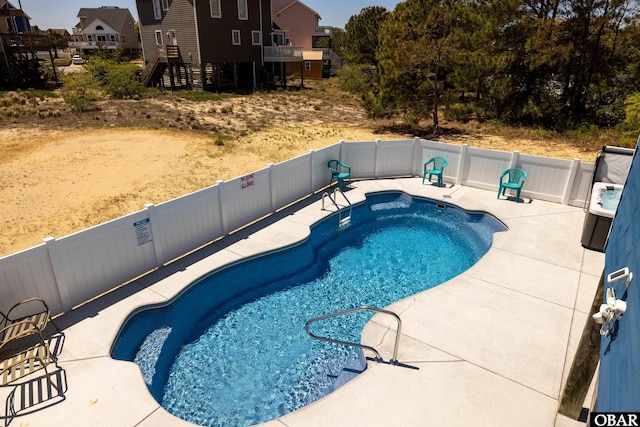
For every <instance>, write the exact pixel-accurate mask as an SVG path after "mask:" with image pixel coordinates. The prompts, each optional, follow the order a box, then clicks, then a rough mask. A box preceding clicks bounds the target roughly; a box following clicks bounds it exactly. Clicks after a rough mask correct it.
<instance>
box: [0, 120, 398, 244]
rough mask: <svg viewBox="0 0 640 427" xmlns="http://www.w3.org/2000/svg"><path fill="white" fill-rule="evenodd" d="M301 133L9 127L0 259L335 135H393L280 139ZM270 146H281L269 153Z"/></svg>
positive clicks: (0, 199)
mask: <svg viewBox="0 0 640 427" xmlns="http://www.w3.org/2000/svg"><path fill="white" fill-rule="evenodd" d="M301 131H305V127H304V126H302V127H300V126H298V127H296V129H286V128H282V129H278V130H276V133H277V134H278V135H280V136H281V137H280V138H278V139H274V138H270V137H269V135H268V134H269V133H271V132H258V133H256V134H254V135H251V136H250V137H247V138H242V140H239V141H235V142H229V141H228V142H225V145H224V146H221V147H220V146H216V145H215V143H214V141H213V139H212V138H206V137H201V136H198V135H194V134H193V133H181V132H170V131H152V130H114V131H108V130H106V131H105V130H101V131H93V132H76V133H71V134H69V133H67V134H62V133H58V134H55V133H54V134H53V135H51V134H49V135H38V134H39V133H41V132H31V134H32V135H30V137H29V138H28V140H25V136H24V135H21V136H20V137H18V136H17V134H16V133H15V131H14V132H9V131H0V141H2V142H1V143H0V147H1V149H2V151H3V152H4V153H5V154H3V156H2V157H5V159H3V160H0V190H1V193H0V194H1V195H0V205H1V206H2V216H1V217H2V219H1V223H0V256H4V255H8V254H10V253H13V252H17V251H20V250H23V249H27V248H29V247H31V246H35V245H38V244H40V243H42V239H43V238H45V237H47V236H53V237H56V238H59V237H63V236H65V235H68V234H71V233H74V232H76V231H79V230H82V229H84V228H87V227H89V226H92V225H96V224H100V223H102V222H105V221H108V220H110V219H113V218H117V217H119V216H121V215H123V214H126V213H129V212H134V211H137V210H140V209H142V208H143V207H144V205H145V204H146V203H160V202H163V201H167V200H170V199H172V198H175V197H179V196H181V195H183V194H186V193H189V192H192V191H195V190H198V189H201V188H204V187H207V186H209V185H213V184H215V182H216V180H219V179H222V180H227V179H230V178H234V177H237V176H240V175H242V174H244V173H246V172H251V171H254V170H257V169H261V168H263V167H265V166H266V165H267V164H268V163H270V162H273V163H276V162H279V161H282V160H285V159H287V158H290V157H293V156H296V155H299V154H303V153H306V152H308V150H310V149H317V148H322V147H325V146H327V145H330V144H333V143H335V142H337V141H338V140H340V139H345V140H350V141H357V140H360V141H367V140H374V139H375V138H382V139H388V138H393V135H384V134H383V135H379V134H374V133H373V132H371V131H367V130H360V129H348V130H343V131H340V130H338V129H327V128H324V129H322V130H321V131H318V130H314V129H313V127H311V126H310V127H309V129H308V130H306V132H302V133H303V134H306V135H307V137H306V138H305V137H302V138H300V137H298V139H297V140H296V143H295V144H294V143H292V142H289V143H286V142H285V143H283V142H282V141H283V140H286V139H287V135H291V138H292V139H293V134H296V135H300V133H301ZM338 134H339V136H338ZM276 145H279V146H280V147H279V148H278V149H275V150H274V146H276ZM17 147H20V149H18V148H17ZM12 148H13V151H14V152H13V154H11V155H10V156H7V154H8V153H10V152H11V151H12ZM18 151H19V152H18ZM274 152H275V155H273V154H274ZM6 157H12V158H11V159H7V158H6Z"/></svg>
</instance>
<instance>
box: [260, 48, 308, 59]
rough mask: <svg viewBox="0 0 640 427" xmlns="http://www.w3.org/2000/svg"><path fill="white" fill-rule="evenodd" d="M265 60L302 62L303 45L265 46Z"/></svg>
mask: <svg viewBox="0 0 640 427" xmlns="http://www.w3.org/2000/svg"><path fill="white" fill-rule="evenodd" d="M264 62H302V46H265V47H264Z"/></svg>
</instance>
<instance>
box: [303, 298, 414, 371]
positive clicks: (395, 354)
mask: <svg viewBox="0 0 640 427" xmlns="http://www.w3.org/2000/svg"><path fill="white" fill-rule="evenodd" d="M358 311H373V312H375V313H381V314H389V315H391V316H393V317H394V318H395V319H396V321H397V322H398V327H397V328H396V340H395V344H394V347H393V357H392V358H391V359H389V362H385V361H384V359H383V358H382V357H381V356H380V353H379V352H378V350H376V349H375V348H373V347H371V346H368V345H365V344H358V343H353V342H349V341H342V340H338V339H335V338H328V337H321V336H319V335H316V334H314V333H313V332H311V331H310V330H309V325H311V324H312V323H315V322H319V321H321V320H326V319H331V318H333V317H339V316H343V315H345V314H351V313H355V312H358ZM304 329H305V330H306V331H307V334H308V335H309V336H310V337H311V338H313V339H316V340H320V341H326V342H330V343H333V344H341V345H346V346H349V347H356V348H359V349H361V350H369V351H371V352H373V353H374V354H375V355H376V357H374V358H373V360H374V361H376V362H382V363H389V364H390V365H394V366H400V367H403V368H410V369H416V370H417V369H420V368H418V367H416V366H411V365H407V364H405V363H401V362H400V361H398V346H399V344H400V332H401V331H402V320H401V319H400V316H398V315H397V314H396V313H394V312H393V311H389V310H383V309H380V308H375V307H369V306H366V305H364V306H361V307H355V308H350V309H347V310H342V311H338V312H335V313H331V314H325V315H323V316H318V317H314V318H311V319H309V320H307V323H305V325H304Z"/></svg>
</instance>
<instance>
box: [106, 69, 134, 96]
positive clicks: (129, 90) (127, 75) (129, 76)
mask: <svg viewBox="0 0 640 427" xmlns="http://www.w3.org/2000/svg"><path fill="white" fill-rule="evenodd" d="M140 71H141V69H140V67H138V66H136V65H132V64H115V65H114V66H113V67H112V68H111V69H109V70H108V72H107V74H106V76H105V82H104V84H103V87H104V89H105V91H106V92H107V93H108V94H109V95H111V96H112V97H114V98H118V99H125V98H131V97H133V96H135V95H140V94H141V93H142V91H143V90H144V89H143V86H142V83H141V82H140V77H139V75H140Z"/></svg>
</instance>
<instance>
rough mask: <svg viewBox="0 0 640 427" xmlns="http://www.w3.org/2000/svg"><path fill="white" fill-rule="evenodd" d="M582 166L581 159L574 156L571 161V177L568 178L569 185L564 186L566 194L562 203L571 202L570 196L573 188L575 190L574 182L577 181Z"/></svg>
mask: <svg viewBox="0 0 640 427" xmlns="http://www.w3.org/2000/svg"><path fill="white" fill-rule="evenodd" d="M579 167H580V159H577V158H574V159H573V162H572V163H571V171H570V172H569V178H567V185H566V186H565V187H564V194H563V196H562V204H563V205H568V204H569V197H571V190H573V184H574V183H575V182H576V175H577V174H578V168H579Z"/></svg>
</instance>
